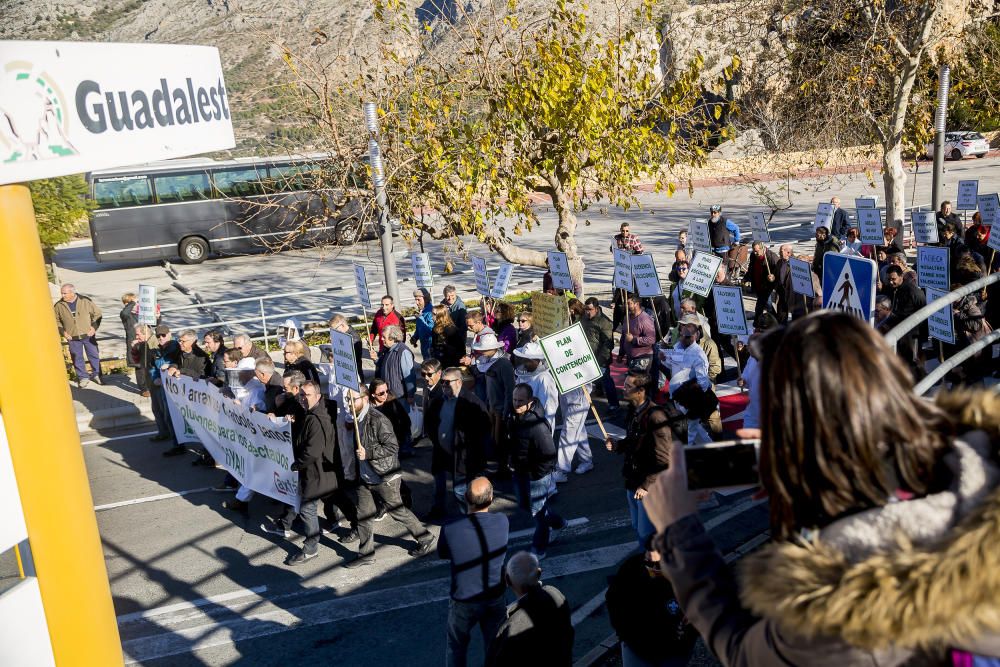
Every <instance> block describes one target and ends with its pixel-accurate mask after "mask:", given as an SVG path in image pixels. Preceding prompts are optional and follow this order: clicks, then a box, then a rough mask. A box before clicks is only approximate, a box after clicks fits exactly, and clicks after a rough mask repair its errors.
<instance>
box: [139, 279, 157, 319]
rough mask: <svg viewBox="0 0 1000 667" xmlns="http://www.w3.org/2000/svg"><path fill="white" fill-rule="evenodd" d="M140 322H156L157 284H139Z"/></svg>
mask: <svg viewBox="0 0 1000 667" xmlns="http://www.w3.org/2000/svg"><path fill="white" fill-rule="evenodd" d="M139 324H148V325H150V326H153V325H155V324H156V285H139Z"/></svg>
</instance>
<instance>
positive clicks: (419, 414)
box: [410, 408, 424, 442]
mask: <svg viewBox="0 0 1000 667" xmlns="http://www.w3.org/2000/svg"><path fill="white" fill-rule="evenodd" d="M423 434H424V411H423V410H422V409H417V408H414V409H412V410H410V437H411V438H413V442H416V441H417V440H419V439H420V436H422V435H423Z"/></svg>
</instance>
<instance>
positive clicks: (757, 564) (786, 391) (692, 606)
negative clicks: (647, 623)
mask: <svg viewBox="0 0 1000 667" xmlns="http://www.w3.org/2000/svg"><path fill="white" fill-rule="evenodd" d="M760 345H761V346H762V352H761V358H762V366H761V378H762V379H763V382H762V385H761V386H762V389H763V392H762V396H761V416H762V419H763V424H762V426H763V428H762V429H761V431H760V433H759V437H761V443H760V453H759V470H760V477H761V485H762V487H763V490H764V492H765V493H766V494H767V496H768V498H769V505H770V509H769V511H770V524H771V539H772V542H771V543H770V544H767V545H765V546H763V547H761V548H760V549H758V550H756V551H755V552H753V553H750V554H749V555H747V556H744V557H743V559H742V562H741V563H740V570H741V574H742V576H741V577H740V586H739V587H737V584H736V580H735V577H734V576H733V573H732V572H731V570H730V568H729V566H728V565H727V564H726V562H725V561H724V560H723V557H722V553H721V551H719V550H718V549H717V548H716V546H715V545H714V544H713V541H712V539H711V537H709V535H708V533H707V531H706V530H705V527H704V525H703V524H702V521H701V519H700V518H699V517H698V515H697V508H696V504H695V501H694V498H693V497H692V495H691V494H690V493H689V492H688V491H687V488H686V487H687V472H686V465H685V460H684V454H683V450H682V447H681V445H680V444H679V443H675V444H674V445H673V446H672V447H671V450H670V462H671V465H670V467H669V469H668V470H667V471H666V472H664V473H661V474H660V475H659V477H658V478H657V480H656V482H655V484H653V486H652V487H651V489H650V492H649V494H648V495H647V496H646V499H645V506H646V510H647V512H648V515H649V518H650V520H651V521H652V522H653V524H654V525H655V526H656V531H657V536H656V538H655V539H654V541H653V546H654V548H655V549H656V550H657V551H659V552H660V555H661V561H660V566H661V568H662V570H663V572H664V574H665V575H666V576H667V578H668V579H669V580H670V582H671V583H672V585H673V587H674V590H675V592H676V593H677V599H678V601H679V602H680V605H681V608H682V609H684V611H685V613H686V615H687V618H688V620H689V621H690V622H691V623H692V624H693V625H694V626H695V628H697V629H698V631H699V633H700V634H701V635H702V637H704V638H706V640H707V642H708V644H709V648H710V649H711V650H712V651H713V652H714V653H715V654H716V655H717V656H718V657H719V659H720V660H722V662H723V663H724V664H729V665H735V664H782V665H816V666H818V667H824V666H826V665H838V666H839V665H862V664H864V665H882V664H949V665H950V664H960V665H971V664H978V663H976V661H977V660H978V661H980V662H981V663H982V664H988V662H989V661H988V660H987V658H986V656H989V657H990V658H993V660H992V661H993V662H995V660H996V658H997V657H1000V651H997V649H996V647H997V646H998V643H997V640H998V634H997V630H996V627H997V626H996V623H995V622H994V621H993V620H992V619H994V618H995V617H996V614H997V611H998V609H997V604H998V603H997V601H998V600H1000V585H998V584H997V582H996V581H995V578H993V577H991V576H986V574H984V573H991V572H993V571H994V570H995V568H996V567H997V562H996V561H997V554H998V553H1000V551H998V550H997V549H996V535H997V531H996V525H995V524H996V521H995V516H996V514H997V509H998V508H997V505H998V500H997V498H998V495H997V493H996V489H997V480H998V479H1000V470H998V465H997V460H996V457H995V449H996V446H997V444H998V443H997V434H998V433H1000V422H998V415H1000V405H998V404H997V397H996V396H995V394H992V393H987V392H973V391H962V392H958V393H947V392H945V393H941V394H939V395H938V397H937V399H936V401H935V402H934V403H931V402H929V401H925V400H923V399H920V398H919V397H917V396H916V395H914V393H913V390H912V381H911V379H910V377H909V373H907V371H906V369H905V367H904V365H903V364H902V363H901V362H900V361H899V360H898V358H897V357H896V356H895V355H894V354H893V353H892V350H891V349H890V348H889V347H888V346H887V345H886V344H885V342H884V341H883V340H882V338H881V337H880V336H879V335H878V334H877V333H876V332H875V331H874V330H873V329H872V327H871V326H870V325H869V324H868V323H867V322H865V321H863V320H862V319H860V318H857V317H854V316H851V315H847V314H844V313H838V312H831V311H826V312H822V313H816V314H813V315H810V316H808V317H806V318H803V319H802V320H800V321H797V322H794V323H793V324H792V325H790V326H789V327H787V328H785V329H783V330H780V331H779V332H776V333H774V334H769V335H767V336H764V337H762V338H761V339H760ZM873 378H877V381H873ZM816 387H824V391H822V392H817V391H816V390H815V388H816ZM792 405H794V406H799V408H798V409H796V410H789V409H788V407H789V406H792ZM822 415H836V416H837V418H836V419H827V418H820V417H821V416H822ZM804 416H805V418H803V417H804ZM818 462H822V465H818ZM737 591H738V592H737ZM861 601H863V602H861ZM942 610H947V613H942ZM901 614H905V618H906V621H905V622H900V619H901V618H902V616H901ZM977 656H982V657H977Z"/></svg>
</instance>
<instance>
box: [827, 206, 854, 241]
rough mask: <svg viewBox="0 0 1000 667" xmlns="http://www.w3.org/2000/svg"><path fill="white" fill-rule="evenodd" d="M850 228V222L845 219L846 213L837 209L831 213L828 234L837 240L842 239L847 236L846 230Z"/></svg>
mask: <svg viewBox="0 0 1000 667" xmlns="http://www.w3.org/2000/svg"><path fill="white" fill-rule="evenodd" d="M850 227H851V221H850V220H849V219H848V217H847V211H845V210H844V209H842V208H840V207H839V206H838V207H837V210H836V211H834V212H833V222H831V223H830V233H831V234H833V235H834V236H836V237H837V238H838V239H842V238H844V237H845V236H847V230H848V229H850Z"/></svg>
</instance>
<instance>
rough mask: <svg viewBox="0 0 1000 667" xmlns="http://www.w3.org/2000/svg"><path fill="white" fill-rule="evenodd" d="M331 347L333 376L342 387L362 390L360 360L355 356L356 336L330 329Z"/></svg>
mask: <svg viewBox="0 0 1000 667" xmlns="http://www.w3.org/2000/svg"><path fill="white" fill-rule="evenodd" d="M330 347H331V349H332V350H333V378H332V380H333V381H334V382H335V383H336V384H338V385H340V386H341V387H347V388H348V389H353V390H354V391H358V392H359V391H361V384H360V381H359V379H358V378H359V377H360V375H361V373H359V372H358V360H357V359H356V358H355V357H354V338H353V336H351V334H349V333H344V332H343V331H334V330H331V331H330Z"/></svg>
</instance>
